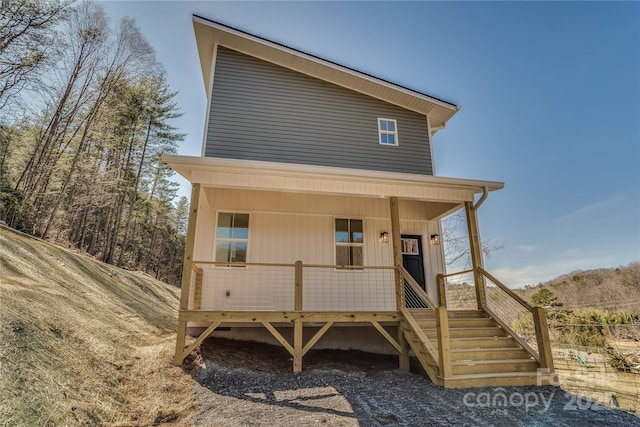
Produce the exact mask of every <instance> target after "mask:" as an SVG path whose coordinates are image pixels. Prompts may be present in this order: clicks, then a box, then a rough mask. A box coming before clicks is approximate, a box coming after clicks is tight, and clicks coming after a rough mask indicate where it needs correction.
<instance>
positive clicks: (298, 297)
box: [294, 261, 302, 311]
mask: <svg viewBox="0 0 640 427" xmlns="http://www.w3.org/2000/svg"><path fill="white" fill-rule="evenodd" d="M295 269H296V272H295V281H296V289H295V302H294V310H296V311H302V261H296V266H295Z"/></svg>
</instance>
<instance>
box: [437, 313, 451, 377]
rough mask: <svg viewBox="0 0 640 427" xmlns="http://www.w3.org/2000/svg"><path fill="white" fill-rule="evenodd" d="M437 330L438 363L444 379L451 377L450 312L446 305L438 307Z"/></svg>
mask: <svg viewBox="0 0 640 427" xmlns="http://www.w3.org/2000/svg"><path fill="white" fill-rule="evenodd" d="M436 330H437V334H438V362H439V363H438V364H439V365H440V375H441V376H442V378H443V379H445V380H446V379H447V378H451V375H452V372H453V371H452V368H451V340H450V339H449V314H448V313H447V309H446V307H438V308H437V309H436Z"/></svg>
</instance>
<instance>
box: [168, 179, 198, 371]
mask: <svg viewBox="0 0 640 427" xmlns="http://www.w3.org/2000/svg"><path fill="white" fill-rule="evenodd" d="M199 204H200V184H192V185H191V201H190V202H189V221H188V223H187V240H186V242H185V245H184V260H183V262H182V282H181V287H180V311H182V310H188V309H189V296H190V294H191V263H192V262H193V251H194V247H195V241H196V223H197V222H198V205H199ZM186 335H187V322H185V321H181V320H178V328H177V336H176V353H175V356H174V358H173V363H174V364H175V365H178V366H180V365H182V361H183V360H184V359H183V358H182V354H183V351H184V343H185V338H186Z"/></svg>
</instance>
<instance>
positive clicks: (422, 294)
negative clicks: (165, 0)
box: [398, 265, 438, 310]
mask: <svg viewBox="0 0 640 427" xmlns="http://www.w3.org/2000/svg"><path fill="white" fill-rule="evenodd" d="M398 271H400V275H401V276H402V277H403V278H404V280H405V281H406V282H407V283H408V284H409V286H410V287H411V289H412V290H413V292H415V294H416V295H417V296H418V298H420V300H421V301H422V302H423V303H425V304H426V305H427V307H429V308H430V309H432V310H435V309H436V308H437V307H438V306H437V305H436V304H435V303H434V302H433V301H432V300H431V298H430V297H429V295H427V293H426V292H425V291H424V289H422V287H421V286H420V285H418V282H416V280H415V279H414V278H413V276H412V275H411V273H409V272H408V271H407V270H406V269H405V268H404V266H401V265H400V266H398ZM403 305H404V304H403Z"/></svg>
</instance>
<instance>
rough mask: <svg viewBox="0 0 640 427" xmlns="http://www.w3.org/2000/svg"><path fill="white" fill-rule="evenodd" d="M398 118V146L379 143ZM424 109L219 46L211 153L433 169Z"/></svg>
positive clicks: (207, 152)
mask: <svg viewBox="0 0 640 427" xmlns="http://www.w3.org/2000/svg"><path fill="white" fill-rule="evenodd" d="M378 118H387V119H396V120H397V124H398V141H399V145H398V146H385V145H381V144H379V142H378ZM429 143H430V141H429V133H428V130H427V120H426V117H425V116H424V115H421V114H418V113H415V112H413V111H409V110H406V109H404V108H401V107H398V106H395V105H393V104H389V103H386V102H384V101H380V100H378V99H375V98H371V97H369V96H366V95H363V94H360V93H358V92H354V91H351V90H348V89H345V88H343V87H340V86H337V85H334V84H331V83H327V82H324V81H322V80H319V79H315V78H313V77H309V76H306V75H304V74H301V73H297V72H295V71H291V70H289V69H286V68H284V67H280V66H277V65H274V64H271V63H269V62H266V61H262V60H259V59H256V58H253V57H250V56H247V55H244V54H241V53H238V52H236V51H233V50H230V49H227V48H223V47H219V48H218V52H217V57H216V65H215V74H214V84H213V95H212V101H211V112H210V115H209V127H208V135H207V139H206V147H205V156H206V157H222V158H233V159H249V160H263V161H272V162H284V163H298V164H309V165H320V166H335V167H344V168H353V169H367V170H378V171H390V172H405V173H415V174H423V175H432V174H433V171H432V169H431V150H430V149H429Z"/></svg>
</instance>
